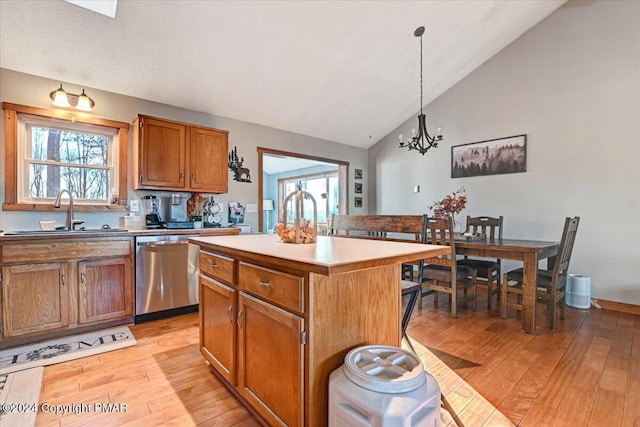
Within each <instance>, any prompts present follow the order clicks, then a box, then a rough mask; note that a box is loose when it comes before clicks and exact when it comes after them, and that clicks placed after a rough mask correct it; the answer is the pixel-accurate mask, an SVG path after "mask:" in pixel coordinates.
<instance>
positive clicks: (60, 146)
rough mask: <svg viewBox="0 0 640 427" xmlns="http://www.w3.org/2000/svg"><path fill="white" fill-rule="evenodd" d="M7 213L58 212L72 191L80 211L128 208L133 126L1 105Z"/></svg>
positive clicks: (65, 113)
mask: <svg viewBox="0 0 640 427" xmlns="http://www.w3.org/2000/svg"><path fill="white" fill-rule="evenodd" d="M2 108H3V109H4V113H5V114H4V125H5V197H4V203H3V205H2V209H3V210H6V211H48V210H54V207H53V200H54V198H55V197H56V196H57V194H58V192H59V191H60V190H62V189H67V190H69V191H71V192H72V193H73V196H74V199H75V200H77V202H78V203H77V204H76V209H77V210H79V211H92V212H99V211H125V210H126V209H127V145H128V138H129V127H130V125H129V123H124V122H117V121H113V120H107V119H102V118H99V117H95V116H93V115H91V114H85V113H76V112H68V111H60V110H47V109H44V108H37V107H28V106H24V105H18V104H11V103H7V102H3V103H2Z"/></svg>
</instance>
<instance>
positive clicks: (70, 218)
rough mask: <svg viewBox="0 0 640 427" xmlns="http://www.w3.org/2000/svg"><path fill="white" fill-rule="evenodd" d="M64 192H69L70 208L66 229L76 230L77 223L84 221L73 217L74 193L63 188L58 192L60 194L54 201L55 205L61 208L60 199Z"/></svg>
mask: <svg viewBox="0 0 640 427" xmlns="http://www.w3.org/2000/svg"><path fill="white" fill-rule="evenodd" d="M62 193H67V194H68V195H69V210H68V211H67V221H66V224H65V229H67V230H74V229H75V226H76V224H82V223H83V222H84V221H82V220H77V219H74V218H73V195H72V194H71V191H69V190H67V189H66V188H63V189H62V190H60V192H58V196H57V197H56V201H55V202H54V203H53V207H54V208H57V209H59V208H60V199H61V198H62Z"/></svg>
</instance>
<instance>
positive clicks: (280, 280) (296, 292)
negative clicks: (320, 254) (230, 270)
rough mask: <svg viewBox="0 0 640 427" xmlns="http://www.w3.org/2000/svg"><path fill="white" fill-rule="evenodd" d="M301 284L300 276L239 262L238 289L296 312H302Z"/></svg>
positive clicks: (302, 281)
mask: <svg viewBox="0 0 640 427" xmlns="http://www.w3.org/2000/svg"><path fill="white" fill-rule="evenodd" d="M303 286H304V279H303V278H302V277H299V276H294V275H292V274H287V273H282V272H280V271H275V270H270V269H268V268H263V267H258V266H255V265H252V264H247V263H244V262H241V263H240V267H239V270H238V289H240V290H243V291H246V292H249V293H251V294H253V295H256V296H258V297H260V298H262V299H264V300H267V301H270V302H273V303H275V304H278V305H280V306H282V307H284V308H288V309H290V310H293V311H296V312H298V313H303V312H304V300H303Z"/></svg>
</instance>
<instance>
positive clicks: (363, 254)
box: [189, 234, 449, 273]
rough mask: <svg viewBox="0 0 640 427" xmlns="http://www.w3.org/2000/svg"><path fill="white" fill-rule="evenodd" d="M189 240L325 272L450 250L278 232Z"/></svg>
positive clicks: (389, 262) (415, 258) (404, 260)
mask: <svg viewBox="0 0 640 427" xmlns="http://www.w3.org/2000/svg"><path fill="white" fill-rule="evenodd" d="M189 241H190V242H192V243H196V244H201V246H204V247H206V248H208V249H213V250H215V249H218V250H221V251H225V250H227V251H229V250H231V251H236V252H243V253H248V254H255V255H260V256H266V257H273V258H280V259H284V260H288V261H292V262H295V263H300V264H304V265H309V266H319V267H321V269H320V271H322V272H325V273H330V272H343V271H348V270H353V269H360V268H367V267H372V266H374V264H375V265H386V264H395V263H401V262H408V261H413V260H417V259H421V258H428V257H432V256H437V255H441V254H443V253H446V252H447V251H448V250H449V247H448V246H438V245H423V244H419V243H411V242H407V243H404V242H394V241H384V240H369V239H351V238H346V237H328V236H318V240H317V242H316V243H307V244H294V243H284V242H282V241H281V240H280V239H279V238H278V236H277V235H275V234H240V235H237V236H208V237H204V236H203V237H192V238H190V239H189ZM372 261H375V263H372ZM314 270H317V269H314Z"/></svg>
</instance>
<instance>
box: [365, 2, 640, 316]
mask: <svg viewBox="0 0 640 427" xmlns="http://www.w3.org/2000/svg"><path fill="white" fill-rule="evenodd" d="M427 54H428V53H427ZM428 78H429V70H425V79H427V81H428ZM416 96H418V93H416ZM425 114H426V115H427V126H428V128H429V129H434V128H435V127H436V126H438V125H441V126H442V127H443V133H444V142H442V143H441V144H440V147H439V148H438V149H436V150H432V151H429V152H428V153H427V154H426V155H424V156H421V155H420V154H417V153H416V152H415V151H414V152H408V151H406V150H403V149H400V148H398V147H397V145H398V139H397V135H398V134H399V133H403V134H405V135H406V134H409V129H411V128H413V127H416V126H417V123H416V122H417V119H416V118H415V117H412V118H410V119H409V120H408V121H407V122H406V123H404V124H403V125H402V126H400V127H399V128H398V129H396V130H395V131H394V132H392V133H391V134H390V135H388V136H387V137H386V138H384V139H383V140H381V141H380V142H378V143H377V144H376V145H375V146H374V147H372V148H371V149H370V150H369V188H372V189H373V190H372V192H371V193H370V194H369V211H370V212H376V213H380V214H383V213H426V212H428V210H427V206H428V205H429V204H431V203H432V202H433V201H434V200H439V199H441V198H442V197H443V196H445V195H446V194H447V193H451V192H453V191H454V190H456V189H458V188H460V187H465V188H466V192H467V196H468V199H469V201H468V204H467V208H466V209H465V210H464V211H463V212H462V214H461V215H462V217H463V218H464V217H466V215H490V216H498V215H504V217H505V225H504V234H505V236H506V237H512V238H525V239H526V238H530V239H537V240H556V241H557V240H559V239H560V236H561V233H562V226H563V224H564V218H565V217H566V216H575V215H577V216H580V217H581V222H580V228H579V230H578V235H577V239H576V243H575V248H574V253H573V258H572V261H571V268H570V270H571V271H572V272H576V273H582V274H587V275H589V276H591V279H592V296H594V297H597V298H602V299H607V300H613V301H620V302H625V303H631V304H640V269H639V268H640V225H639V222H638V220H639V219H640V166H639V163H640V136H639V130H640V123H639V121H640V2H634V1H588V2H569V3H567V4H566V5H565V6H564V7H562V8H560V9H559V10H558V11H556V12H555V13H553V14H552V15H550V16H549V17H548V18H547V19H546V20H544V21H542V22H541V23H540V24H538V25H537V26H535V27H534V28H532V29H531V30H530V31H528V32H527V33H525V34H524V35H523V36H522V37H520V38H519V39H518V40H516V41H515V42H514V43H512V44H511V45H509V46H508V47H506V48H505V49H504V50H503V51H501V52H499V53H498V54H497V55H496V56H494V57H493V58H492V59H490V60H489V61H487V62H486V63H485V64H483V65H482V66H481V67H480V68H478V69H477V70H476V71H474V72H473V73H472V74H471V75H469V76H468V77H466V78H465V79H464V80H462V81H461V82H460V83H458V84H457V85H456V86H454V87H453V88H452V89H450V90H449V91H448V92H446V93H445V94H443V95H442V96H440V97H439V98H438V99H436V100H435V101H434V102H432V103H431V104H430V105H429V106H428V107H427V108H426V109H425ZM522 133H526V134H527V172H526V173H518V174H509V175H494V176H484V177H474V178H458V179H452V178H450V176H451V166H450V164H451V148H450V147H451V146H452V145H458V144H465V143H470V142H475V141H482V140H487V139H493V138H499V137H506V136H511V135H517V134H522ZM418 184H419V185H420V186H421V190H422V191H421V192H420V193H413V186H414V185H418ZM515 266H516V264H515V263H509V264H507V266H506V267H507V268H513V267H515Z"/></svg>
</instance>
